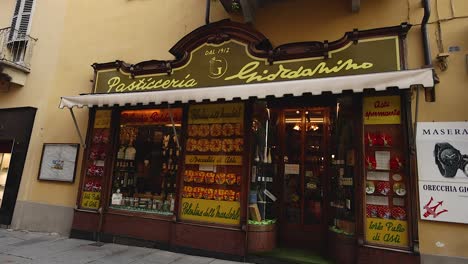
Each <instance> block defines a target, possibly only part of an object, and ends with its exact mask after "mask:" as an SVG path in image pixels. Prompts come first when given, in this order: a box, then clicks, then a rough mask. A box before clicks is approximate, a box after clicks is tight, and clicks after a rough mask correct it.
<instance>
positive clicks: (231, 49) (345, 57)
mask: <svg viewBox="0 0 468 264" xmlns="http://www.w3.org/2000/svg"><path fill="white" fill-rule="evenodd" d="M328 55H329V57H328V58H327V59H324V57H309V58H302V59H295V60H289V61H277V62H274V63H273V64H271V65H270V63H268V61H267V59H265V58H260V57H256V56H254V55H253V54H250V53H249V48H248V44H245V43H241V42H239V41H236V40H229V41H226V42H223V43H222V44H212V43H203V44H201V45H200V46H199V47H198V48H195V49H194V50H193V51H192V52H191V53H190V55H189V56H190V59H189V60H188V62H187V63H186V64H185V65H181V66H180V67H178V68H173V69H172V70H171V72H170V74H167V73H156V74H146V75H141V76H134V77H132V76H131V74H130V73H127V72H124V71H122V70H121V69H120V68H119V69H115V68H113V69H103V70H98V71H97V72H96V82H95V87H94V93H128V92H144V91H164V90H174V89H190V88H197V87H215V86H228V85H239V84H250V83H267V82H277V81H290V80H303V79H311V78H322V77H334V76H344V75H355V74H364V73H375V72H387V71H398V70H400V59H399V58H400V51H399V40H398V36H388V37H379V38H368V39H362V40H358V41H357V42H356V43H352V42H350V43H348V44H347V45H345V46H344V47H342V48H340V49H337V50H332V51H330V52H329V54H328ZM228 88H229V87H226V89H228Z"/></svg>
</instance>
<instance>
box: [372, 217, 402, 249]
mask: <svg viewBox="0 0 468 264" xmlns="http://www.w3.org/2000/svg"><path fill="white" fill-rule="evenodd" d="M366 241H367V242H368V243H371V244H382V245H388V246H396V247H407V246H408V224H407V223H406V222H405V221H401V220H389V219H380V218H366Z"/></svg>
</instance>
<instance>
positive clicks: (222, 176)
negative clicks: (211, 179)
mask: <svg viewBox="0 0 468 264" xmlns="http://www.w3.org/2000/svg"><path fill="white" fill-rule="evenodd" d="M215 181H216V183H217V184H224V183H225V182H226V173H216V175H215Z"/></svg>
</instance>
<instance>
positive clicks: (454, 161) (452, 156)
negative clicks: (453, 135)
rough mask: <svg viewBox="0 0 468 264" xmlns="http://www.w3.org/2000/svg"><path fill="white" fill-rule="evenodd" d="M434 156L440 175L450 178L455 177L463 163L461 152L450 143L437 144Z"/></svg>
mask: <svg viewBox="0 0 468 264" xmlns="http://www.w3.org/2000/svg"><path fill="white" fill-rule="evenodd" d="M434 156H435V162H436V164H437V167H439V171H440V174H442V176H444V177H448V178H453V177H455V175H456V174H457V170H458V168H459V166H460V162H461V161H462V155H461V153H460V151H459V150H458V149H456V148H454V147H453V146H452V145H450V144H449V143H437V144H435V147H434Z"/></svg>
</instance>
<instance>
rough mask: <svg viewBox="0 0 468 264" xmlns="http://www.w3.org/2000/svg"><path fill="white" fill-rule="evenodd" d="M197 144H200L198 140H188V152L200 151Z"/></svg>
mask: <svg viewBox="0 0 468 264" xmlns="http://www.w3.org/2000/svg"><path fill="white" fill-rule="evenodd" d="M197 144H198V140H196V139H193V138H189V139H187V151H188V152H192V151H196V150H197V149H198V147H197Z"/></svg>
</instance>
